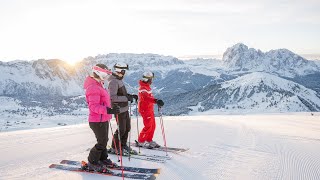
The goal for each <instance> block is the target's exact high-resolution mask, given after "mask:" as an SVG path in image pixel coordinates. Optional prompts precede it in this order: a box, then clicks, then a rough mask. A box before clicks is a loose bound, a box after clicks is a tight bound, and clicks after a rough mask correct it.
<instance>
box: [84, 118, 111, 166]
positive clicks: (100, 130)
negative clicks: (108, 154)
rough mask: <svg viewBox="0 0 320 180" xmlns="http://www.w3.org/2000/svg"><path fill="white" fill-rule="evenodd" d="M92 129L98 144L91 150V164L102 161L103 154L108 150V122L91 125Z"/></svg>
mask: <svg viewBox="0 0 320 180" xmlns="http://www.w3.org/2000/svg"><path fill="white" fill-rule="evenodd" d="M89 126H90V128H91V129H92V131H93V133H94V134H95V136H96V139H97V143H96V144H95V145H94V146H93V147H92V148H91V150H90V153H89V156H88V161H89V162H90V163H93V164H94V163H98V161H99V160H100V159H101V155H102V152H103V151H104V150H105V149H106V146H107V142H108V133H107V130H106V129H107V127H108V122H102V123H89Z"/></svg>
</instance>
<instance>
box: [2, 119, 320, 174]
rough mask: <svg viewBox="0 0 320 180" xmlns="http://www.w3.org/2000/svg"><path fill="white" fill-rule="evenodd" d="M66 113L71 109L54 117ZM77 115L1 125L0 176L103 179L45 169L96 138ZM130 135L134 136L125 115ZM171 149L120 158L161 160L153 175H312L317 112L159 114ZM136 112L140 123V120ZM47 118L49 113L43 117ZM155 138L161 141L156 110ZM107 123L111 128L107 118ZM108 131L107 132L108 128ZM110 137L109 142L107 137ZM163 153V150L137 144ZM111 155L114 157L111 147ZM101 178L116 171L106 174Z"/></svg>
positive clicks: (77, 154) (319, 160) (319, 162)
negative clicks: (27, 125) (24, 126)
mask: <svg viewBox="0 0 320 180" xmlns="http://www.w3.org/2000/svg"><path fill="white" fill-rule="evenodd" d="M60 118H61V120H62V121H63V120H67V119H68V118H70V117H60ZM77 118H78V121H82V122H84V123H80V124H76V125H70V126H59V127H50V128H40V129H28V130H20V131H11V132H1V133H0V158H1V161H0V179H105V178H106V177H105V176H99V175H92V174H81V173H75V172H67V171H62V170H54V169H49V168H48V166H49V165H50V164H51V163H59V162H60V161H61V160H62V159H74V160H86V157H87V155H88V151H86V150H87V149H88V148H90V147H92V146H93V145H94V144H95V138H94V135H93V133H92V131H91V130H90V128H89V126H88V124H87V123H86V122H85V121H86V116H85V115H83V116H78V117H77ZM132 118H133V119H132V134H131V140H134V139H136V137H137V133H136V117H132ZM163 119H164V125H165V132H166V138H167V144H168V145H169V146H176V147H187V148H190V150H189V151H187V152H185V153H181V154H178V155H176V154H170V155H172V156H173V159H172V160H169V161H167V162H166V163H164V164H161V163H154V162H148V161H141V160H136V159H131V161H130V162H129V161H128V158H124V165H127V166H139V167H149V168H156V167H159V168H161V173H160V175H159V176H158V177H157V179H165V180H167V179H190V180H191V179H319V177H320V168H319V166H320V154H319V150H320V139H319V137H320V131H319V130H320V113H312V114H311V113H290V114H255V115H204V114H202V115H198V116H175V117H171V116H164V117H163ZM141 120H142V119H141V117H139V123H140V124H139V126H140V128H141V126H142V121H141ZM47 121H50V120H49V119H48V120H47ZM156 122H157V123H158V124H157V130H156V132H155V139H154V140H156V141H157V142H159V143H160V144H162V142H163V141H162V136H161V128H160V125H159V120H158V118H157V120H156ZM112 126H113V128H114V129H115V123H114V119H113V120H112ZM109 137H110V138H111V135H110V136H109ZM109 143H110V142H109ZM142 152H145V153H149V154H150V153H156V154H160V155H165V153H164V152H156V151H151V150H143V151H142ZM110 156H111V159H113V160H114V161H115V160H116V157H115V156H113V155H110ZM108 179H120V178H117V177H108Z"/></svg>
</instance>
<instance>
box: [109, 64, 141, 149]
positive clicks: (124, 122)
mask: <svg viewBox="0 0 320 180" xmlns="http://www.w3.org/2000/svg"><path fill="white" fill-rule="evenodd" d="M126 70H129V66H128V65H127V64H125V63H116V64H115V65H114V71H115V75H112V76H110V77H109V78H108V83H109V92H110V97H111V102H112V104H117V105H119V106H120V114H118V126H119V129H117V130H116V131H115V133H114V135H113V138H114V140H113V141H112V149H111V151H112V152H114V153H116V152H119V153H120V152H122V153H123V154H128V153H132V154H137V152H136V151H134V150H133V149H131V148H130V147H129V146H128V145H127V140H128V134H129V132H130V130H131V122H130V117H129V112H128V110H129V106H128V101H130V102H131V103H132V102H133V99H135V100H136V101H137V100H138V96H137V95H134V94H133V95H131V94H128V93H127V90H126V87H125V85H124V83H123V81H122V80H123V78H124V75H125V73H126ZM118 133H119V134H120V140H121V151H120V146H119V138H118V137H119V136H118ZM116 148H117V149H116Z"/></svg>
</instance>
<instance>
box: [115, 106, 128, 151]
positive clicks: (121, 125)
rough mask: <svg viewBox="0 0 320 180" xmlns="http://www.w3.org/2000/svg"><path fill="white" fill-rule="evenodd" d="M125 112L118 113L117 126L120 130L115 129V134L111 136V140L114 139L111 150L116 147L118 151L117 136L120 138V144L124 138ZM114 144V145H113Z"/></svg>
mask: <svg viewBox="0 0 320 180" xmlns="http://www.w3.org/2000/svg"><path fill="white" fill-rule="evenodd" d="M126 113H127V111H126V112H123V113H120V114H118V125H119V128H120V129H117V130H116V132H115V133H114V135H113V138H114V139H115V140H114V141H112V148H115V147H117V149H119V135H120V138H121V142H123V140H122V139H123V138H124V134H125V131H126V119H125V117H126ZM114 143H116V144H114ZM121 144H122V143H121Z"/></svg>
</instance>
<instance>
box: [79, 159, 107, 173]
mask: <svg viewBox="0 0 320 180" xmlns="http://www.w3.org/2000/svg"><path fill="white" fill-rule="evenodd" d="M81 169H82V170H86V171H94V172H99V173H108V172H110V170H109V169H108V168H106V167H105V166H104V165H103V164H102V163H101V162H99V161H98V163H90V162H88V163H86V162H84V161H82V162H81Z"/></svg>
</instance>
